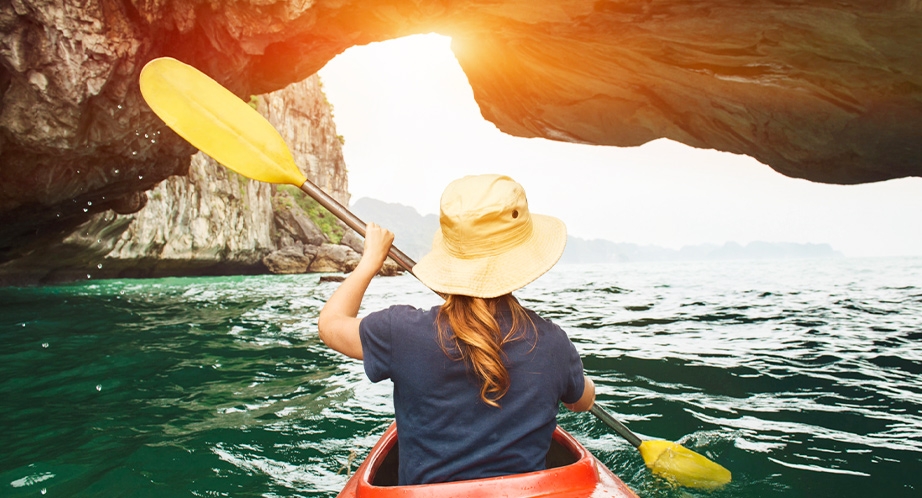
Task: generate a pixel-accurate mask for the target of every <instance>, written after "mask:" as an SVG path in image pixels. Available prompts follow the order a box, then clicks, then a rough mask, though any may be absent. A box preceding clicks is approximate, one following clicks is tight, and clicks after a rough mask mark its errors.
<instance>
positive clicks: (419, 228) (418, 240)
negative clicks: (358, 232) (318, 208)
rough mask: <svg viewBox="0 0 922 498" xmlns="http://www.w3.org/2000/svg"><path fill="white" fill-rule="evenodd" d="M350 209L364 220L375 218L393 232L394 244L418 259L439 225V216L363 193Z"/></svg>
mask: <svg viewBox="0 0 922 498" xmlns="http://www.w3.org/2000/svg"><path fill="white" fill-rule="evenodd" d="M350 209H351V210H352V212H353V213H355V215H356V216H358V217H359V218H361V219H362V221H365V222H370V221H373V222H375V223H377V224H379V225H381V226H382V227H384V228H387V229H388V230H390V231H392V232H394V245H395V246H397V248H398V249H400V250H401V251H403V252H404V254H406V255H407V256H409V257H411V258H413V259H414V260H416V261H419V258H421V257H423V255H425V254H426V253H427V252H429V249H430V248H431V247H432V236H433V235H435V231H436V230H438V228H439V217H438V216H436V215H434V214H429V215H426V216H422V215H420V214H419V212H417V211H416V210H415V209H413V208H411V207H409V206H404V205H403V204H394V203H387V202H383V201H378V200H375V199H369V198H368V197H363V198H361V199H359V200H357V201H355V203H354V204H353V205H352V207H351V208H350Z"/></svg>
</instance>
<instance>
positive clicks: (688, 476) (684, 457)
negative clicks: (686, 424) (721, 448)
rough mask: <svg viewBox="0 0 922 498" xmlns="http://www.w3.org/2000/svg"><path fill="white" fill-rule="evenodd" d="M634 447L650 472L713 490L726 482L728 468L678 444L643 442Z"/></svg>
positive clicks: (694, 486) (685, 484)
mask: <svg viewBox="0 0 922 498" xmlns="http://www.w3.org/2000/svg"><path fill="white" fill-rule="evenodd" d="M637 449H638V450H640V456H641V457H643V461H644V463H646V464H647V467H649V468H650V470H652V471H653V473H654V474H657V475H659V476H661V477H664V478H666V479H669V480H671V481H675V482H676V483H678V484H680V485H682V486H687V487H689V488H704V489H713V488H718V487H720V486H723V485H724V484H727V483H729V482H730V471H729V470H727V469H725V468H724V467H723V466H721V465H720V464H717V463H714V462H712V461H710V460H708V459H707V458H706V457H704V456H703V455H700V454H698V453H695V452H694V451H692V450H689V449H687V448H685V447H684V446H682V445H680V444H678V443H673V442H670V441H644V442H642V443H640V446H639V447H638V448H637Z"/></svg>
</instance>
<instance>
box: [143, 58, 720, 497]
mask: <svg viewBox="0 0 922 498" xmlns="http://www.w3.org/2000/svg"><path fill="white" fill-rule="evenodd" d="M140 85H141V95H143V96H144V100H146V101H147V104H148V105H149V106H150V108H151V109H153V111H154V113H155V114H157V116H159V117H160V118H161V119H162V120H163V121H164V122H165V123H166V124H167V126H169V127H170V128H172V129H173V131H175V132H176V133H177V134H179V136H181V137H183V138H184V139H186V140H187V141H188V142H189V143H191V144H192V145H194V146H195V147H197V148H198V149H199V150H201V151H202V152H205V153H206V154H208V155H209V156H211V157H212V158H214V159H215V160H216V161H217V162H219V163H221V164H223V165H224V166H226V167H228V168H230V169H232V170H234V171H236V172H237V173H240V174H241V175H243V176H246V177H248V178H252V179H254V180H259V181H262V182H268V183H281V184H289V185H294V186H296V187H298V188H300V189H301V190H303V191H304V192H305V193H306V194H307V195H309V196H310V197H312V198H313V199H314V200H316V201H317V202H318V203H320V205H322V206H323V207H325V208H326V209H327V210H329V211H330V212H331V213H333V214H334V215H335V216H336V217H337V218H339V219H341V220H342V221H343V222H345V223H346V224H347V225H348V226H349V227H350V228H352V229H353V230H355V231H356V232H358V233H359V234H361V235H362V236H363V237H364V236H365V223H364V222H362V220H360V219H359V218H358V217H356V216H355V215H354V214H352V213H351V212H350V211H349V210H348V209H346V208H345V207H344V206H343V205H342V204H340V203H339V202H337V201H336V200H335V199H333V198H332V197H330V196H329V195H328V194H327V193H326V192H324V191H323V190H322V189H320V188H319V187H317V186H316V185H314V184H313V183H311V182H310V181H308V179H307V178H306V177H305V176H304V174H303V173H302V172H301V170H300V169H299V168H298V166H297V165H296V164H295V161H294V158H293V157H292V155H291V151H290V150H289V149H288V146H287V144H285V141H284V139H283V138H282V136H281V135H279V133H278V131H277V130H276V129H275V128H274V127H273V126H272V124H270V123H269V122H268V121H267V120H266V119H265V118H263V116H262V115H261V114H259V113H258V112H256V110H255V109H253V108H252V107H250V106H249V105H247V104H246V103H245V102H243V100H241V99H240V98H238V97H237V96H236V95H234V94H233V93H231V92H230V91H229V90H227V89H226V88H224V87H223V86H221V85H220V84H218V83H217V82H216V81H214V80H213V79H211V78H209V77H208V76H207V75H205V74H204V73H202V72H200V71H199V70H197V69H195V68H194V67H192V66H189V65H187V64H184V63H182V62H179V61H177V60H175V59H171V58H166V57H165V58H160V59H154V60H152V61H150V62H149V63H148V64H147V65H146V66H144V69H142V70H141V77H140ZM389 256H390V257H391V259H393V260H394V261H395V262H396V263H397V264H398V265H400V266H401V267H402V268H403V269H404V270H406V271H408V272H410V273H411V274H412V273H413V266H414V265H415V263H414V262H413V260H412V259H410V258H409V257H407V256H406V255H405V254H404V253H403V252H401V251H400V250H398V249H397V248H395V247H392V248H391V251H390V253H389ZM590 411H591V412H592V414H593V415H595V416H596V417H598V418H599V419H600V420H601V421H602V422H604V423H605V424H607V425H608V426H609V427H611V428H612V429H614V430H615V431H616V432H617V433H618V434H619V435H621V436H622V437H623V438H625V439H627V440H628V442H630V443H631V444H632V445H633V446H634V447H635V448H637V449H638V450H639V451H640V454H641V457H642V458H643V460H644V462H645V463H646V465H647V467H649V468H650V469H651V470H652V471H653V472H654V473H656V474H658V475H661V476H663V477H665V478H667V479H670V480H673V481H675V482H677V483H679V484H681V485H683V486H688V487H694V488H715V487H719V486H722V485H724V484H726V483H728V482H730V472H729V471H728V470H727V469H725V468H723V467H722V466H720V465H718V464H717V463H714V462H712V461H710V460H708V459H707V458H706V457H704V456H702V455H699V454H698V453H695V452H693V451H691V450H688V449H686V448H684V447H682V446H681V445H679V444H677V443H672V442H669V441H656V440H650V441H642V440H641V439H640V438H639V437H637V436H636V435H635V434H634V433H633V432H631V431H630V430H629V429H628V428H627V427H625V426H624V425H623V424H622V423H621V422H618V421H617V420H615V418H614V417H612V416H611V415H609V414H608V413H607V412H606V411H605V410H603V409H602V408H601V407H600V406H598V405H595V406H593V407H592V409H591V410H590Z"/></svg>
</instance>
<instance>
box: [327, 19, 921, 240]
mask: <svg viewBox="0 0 922 498" xmlns="http://www.w3.org/2000/svg"><path fill="white" fill-rule="evenodd" d="M450 43H451V39H450V38H448V37H444V36H440V35H435V34H429V35H415V36H411V37H406V38H401V39H398V40H390V41H386V42H380V43H373V44H370V45H366V46H358V47H352V48H350V49H348V50H346V51H345V52H344V53H342V54H340V55H338V56H337V57H336V58H335V59H333V60H332V61H330V62H329V63H328V64H327V65H326V66H325V67H324V68H323V69H322V70H321V71H320V77H321V80H322V81H323V89H324V92H325V93H326V95H327V98H328V100H329V101H330V103H331V104H332V105H333V115H334V120H335V123H336V128H337V133H339V134H341V135H343V137H344V138H345V146H344V147H343V154H344V156H345V160H346V166H347V168H348V172H349V191H350V193H351V194H352V202H355V201H357V200H358V199H360V198H362V197H370V198H373V199H378V200H381V201H385V202H393V203H398V204H403V205H406V206H410V207H413V208H415V209H416V210H417V211H418V212H419V213H420V214H424V215H425V214H437V213H438V209H439V197H440V196H441V194H442V191H443V190H444V188H445V186H446V185H448V183H449V182H450V181H452V180H454V179H456V178H460V177H462V176H464V175H470V174H482V173H502V174H506V175H509V176H510V177H512V178H513V179H515V180H516V181H518V182H519V183H520V184H522V186H523V187H524V188H525V192H526V195H527V197H528V202H529V208H530V209H531V211H532V212H535V213H541V214H549V215H553V216H556V217H558V218H560V219H562V220H563V221H564V222H565V223H566V224H567V229H568V233H569V234H570V235H573V236H575V237H579V238H583V239H606V240H610V241H612V242H630V243H636V244H642V245H647V244H650V245H657V246H662V247H668V248H673V249H678V248H681V247H682V246H684V245H695V244H706V243H707V244H718V245H720V244H724V243H725V242H736V243H739V244H743V245H745V244H748V243H749V242H753V241H765V242H795V243H817V244H819V243H827V244H830V245H831V246H832V247H833V249H835V250H837V251H840V252H842V253H843V254H845V255H846V256H849V257H878V256H922V223H920V221H919V215H920V214H922V178H904V179H898V180H890V181H886V182H878V183H872V184H863V185H848V186H845V185H826V184H820V183H812V182H808V181H806V180H799V179H793V178H789V177H786V176H783V175H781V174H780V173H777V172H775V171H774V170H772V169H771V168H769V167H768V166H766V165H764V164H762V163H759V162H758V161H756V160H755V159H753V158H751V157H748V156H744V155H736V154H729V153H725V152H719V151H715V150H708V149H695V148H692V147H688V146H685V145H683V144H680V143H678V142H672V141H669V140H665V139H661V140H656V141H653V142H649V143H647V144H645V145H643V146H640V147H624V148H623V147H603V146H592V145H578V144H570V143H563V142H555V141H550V140H545V139H527V138H519V137H513V136H510V135H506V134H504V133H502V132H500V131H499V130H498V129H497V128H496V126H494V125H493V124H492V123H490V122H488V121H486V120H485V119H483V117H482V116H481V114H480V109H479V108H478V106H477V103H476V102H475V101H474V96H473V92H472V90H471V88H470V85H469V84H468V82H467V79H466V77H465V76H464V73H463V71H462V70H461V67H460V66H459V65H458V63H457V60H456V59H455V58H454V55H453V54H452V52H451V49H450Z"/></svg>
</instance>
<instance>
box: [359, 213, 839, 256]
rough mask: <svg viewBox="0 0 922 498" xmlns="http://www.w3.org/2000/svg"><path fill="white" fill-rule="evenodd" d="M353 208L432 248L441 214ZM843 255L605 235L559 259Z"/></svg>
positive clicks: (810, 247)
mask: <svg viewBox="0 0 922 498" xmlns="http://www.w3.org/2000/svg"><path fill="white" fill-rule="evenodd" d="M351 210H352V211H353V212H354V213H355V214H356V216H358V217H359V218H361V219H362V220H364V221H373V222H375V223H377V224H379V225H381V226H383V227H386V228H387V229H388V230H391V231H393V232H394V234H395V237H396V240H395V242H394V243H395V245H396V246H397V247H399V248H400V250H402V251H403V252H404V253H406V254H407V255H408V256H410V257H411V258H413V259H416V260H418V259H419V258H421V257H422V256H423V255H424V254H426V253H427V252H428V251H429V248H430V247H431V246H432V236H433V235H434V234H435V231H436V230H437V229H438V226H439V219H438V216H436V215H434V214H429V215H426V216H423V215H420V214H419V212H417V211H416V210H415V209H413V208H411V207H409V206H404V205H402V204H396V203H388V202H383V201H379V200H375V199H369V198H367V197H363V198H361V199H359V200H357V201H356V202H355V203H354V204H353V205H352V207H351ZM840 257H843V254H842V253H841V252H839V251H836V250H834V249H833V248H832V246H830V245H829V244H803V243H787V242H750V243H748V244H746V245H741V244H738V243H736V242H727V243H725V244H723V245H717V244H700V245H693V246H684V247H682V248H681V249H669V248H665V247H659V246H653V245H639V244H633V243H628V242H612V241H609V240H603V239H592V240H586V239H581V238H579V237H573V236H569V237H567V248H566V250H565V251H564V253H563V257H561V258H560V263H562V264H587V263H618V262H630V261H708V260H733V259H807V258H840Z"/></svg>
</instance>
